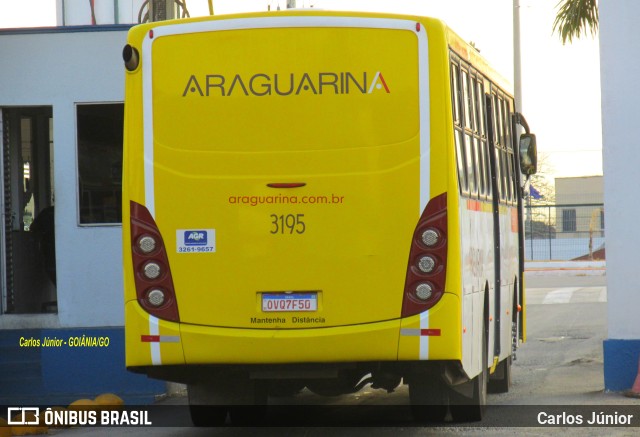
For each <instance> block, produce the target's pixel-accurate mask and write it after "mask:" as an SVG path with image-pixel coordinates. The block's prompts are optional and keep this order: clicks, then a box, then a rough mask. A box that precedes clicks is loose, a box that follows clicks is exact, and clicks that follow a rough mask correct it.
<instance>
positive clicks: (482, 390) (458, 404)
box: [449, 328, 489, 422]
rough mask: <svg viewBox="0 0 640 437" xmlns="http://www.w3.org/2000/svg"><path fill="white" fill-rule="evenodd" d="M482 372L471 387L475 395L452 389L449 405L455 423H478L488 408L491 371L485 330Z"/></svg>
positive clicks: (474, 379) (472, 382) (471, 382)
mask: <svg viewBox="0 0 640 437" xmlns="http://www.w3.org/2000/svg"><path fill="white" fill-rule="evenodd" d="M481 365H482V371H481V372H480V373H479V374H478V375H477V376H476V377H475V378H473V379H472V380H471V381H469V382H467V383H466V384H471V387H469V388H470V389H471V390H469V391H471V392H472V393H473V394H472V396H471V397H470V398H469V397H466V396H464V395H462V394H461V393H458V392H457V391H454V390H453V389H451V391H450V402H451V404H450V405H449V408H450V411H451V418H452V419H453V421H454V422H478V421H480V420H482V416H483V415H484V411H485V409H486V406H487V382H488V381H487V380H488V379H489V378H488V376H489V371H488V368H487V330H486V328H485V330H484V333H483V336H482V362H481Z"/></svg>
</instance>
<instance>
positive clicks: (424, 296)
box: [416, 282, 433, 300]
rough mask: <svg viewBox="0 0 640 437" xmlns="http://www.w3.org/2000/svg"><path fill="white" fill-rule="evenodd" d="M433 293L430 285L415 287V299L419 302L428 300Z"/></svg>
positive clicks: (424, 284)
mask: <svg viewBox="0 0 640 437" xmlns="http://www.w3.org/2000/svg"><path fill="white" fill-rule="evenodd" d="M432 293H433V288H432V287H431V285H429V284H427V283H424V282H423V283H421V284H418V286H417V287H416V297H417V298H418V299H420V300H429V298H430V297H431V294H432Z"/></svg>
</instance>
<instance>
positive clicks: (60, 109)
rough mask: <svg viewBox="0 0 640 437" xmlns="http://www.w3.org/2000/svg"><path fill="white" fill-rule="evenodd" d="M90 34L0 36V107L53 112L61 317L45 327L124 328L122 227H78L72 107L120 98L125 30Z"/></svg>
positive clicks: (67, 31) (117, 29) (118, 100)
mask: <svg viewBox="0 0 640 437" xmlns="http://www.w3.org/2000/svg"><path fill="white" fill-rule="evenodd" d="M96 29H98V28H96V27H92V28H88V29H74V31H73V32H70V31H69V29H67V30H65V31H46V32H39V31H36V32H32V33H24V32H20V31H12V32H3V33H0V59H2V68H0V107H7V106H29V105H39V106H52V107H53V140H54V193H55V204H56V208H55V214H56V217H55V223H56V259H57V275H58V311H59V313H58V316H57V317H58V323H53V324H51V323H48V325H47V326H52V325H53V326H55V325H58V326H60V327H78V326H84V327H91V326H103V327H104V326H122V325H123V324H124V317H123V291H122V289H123V284H122V266H121V264H122V261H121V260H122V257H121V235H122V234H121V227H120V226H93V227H81V226H79V225H78V194H77V193H78V177H77V161H76V150H77V144H76V109H75V105H76V103H82V102H121V101H122V100H123V98H124V89H123V88H124V73H123V67H122V59H121V52H122V47H123V46H124V44H125V41H126V34H127V29H128V28H123V27H120V28H113V27H112V28H108V29H103V30H105V31H100V32H96V31H95V30H96ZM80 30H85V31H82V32H79V31H80ZM86 30H91V31H86ZM3 317H4V318H7V317H9V316H0V319H2V318H3ZM12 317H15V318H19V317H20V316H12ZM19 320H20V319H18V321H19ZM4 326H6V324H5V325H4ZM11 327H14V328H20V327H26V326H20V323H19V322H18V323H17V326H11Z"/></svg>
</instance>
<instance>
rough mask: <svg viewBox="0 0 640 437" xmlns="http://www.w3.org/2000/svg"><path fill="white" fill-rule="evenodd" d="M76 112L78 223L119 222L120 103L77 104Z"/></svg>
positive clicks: (121, 115) (120, 212)
mask: <svg viewBox="0 0 640 437" xmlns="http://www.w3.org/2000/svg"><path fill="white" fill-rule="evenodd" d="M76 114H77V129H78V178H79V180H78V197H79V202H80V208H79V215H80V217H79V221H80V224H82V225H87V224H109V223H121V222H122V206H121V203H122V136H123V131H122V126H123V122H124V104H123V103H108V104H81V105H77V107H76Z"/></svg>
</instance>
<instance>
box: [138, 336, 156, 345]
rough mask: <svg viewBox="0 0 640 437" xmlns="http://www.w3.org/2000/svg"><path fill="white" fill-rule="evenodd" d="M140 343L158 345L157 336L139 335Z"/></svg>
mask: <svg viewBox="0 0 640 437" xmlns="http://www.w3.org/2000/svg"><path fill="white" fill-rule="evenodd" d="M140 341H142V342H144V343H160V336H159V335H141V336H140Z"/></svg>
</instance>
